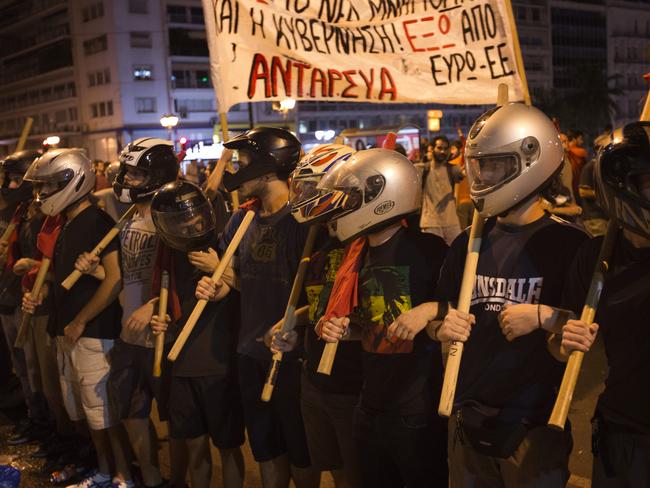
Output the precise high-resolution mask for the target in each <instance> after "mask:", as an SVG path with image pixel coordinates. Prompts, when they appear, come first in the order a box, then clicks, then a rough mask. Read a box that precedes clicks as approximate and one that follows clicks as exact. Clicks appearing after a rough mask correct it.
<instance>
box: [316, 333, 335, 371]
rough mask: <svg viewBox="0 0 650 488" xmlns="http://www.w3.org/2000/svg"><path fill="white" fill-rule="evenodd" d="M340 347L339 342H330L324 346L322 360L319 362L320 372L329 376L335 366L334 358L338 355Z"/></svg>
mask: <svg viewBox="0 0 650 488" xmlns="http://www.w3.org/2000/svg"><path fill="white" fill-rule="evenodd" d="M338 348H339V343H338V341H337V342H328V343H327V344H325V347H324V348H323V354H322V355H321V357H320V362H319V363H318V370H317V371H318V372H319V373H320V374H326V375H327V376H329V375H331V374H332V366H334V358H335V357H336V350H337V349H338Z"/></svg>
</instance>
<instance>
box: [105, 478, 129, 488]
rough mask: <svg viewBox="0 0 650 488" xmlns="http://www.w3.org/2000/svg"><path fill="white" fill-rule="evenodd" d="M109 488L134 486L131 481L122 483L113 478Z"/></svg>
mask: <svg viewBox="0 0 650 488" xmlns="http://www.w3.org/2000/svg"><path fill="white" fill-rule="evenodd" d="M110 486H111V488H134V487H135V484H134V483H133V481H131V480H129V481H124V480H121V479H119V478H113V483H112V484H111V485H110Z"/></svg>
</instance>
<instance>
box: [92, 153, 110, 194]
mask: <svg viewBox="0 0 650 488" xmlns="http://www.w3.org/2000/svg"><path fill="white" fill-rule="evenodd" d="M93 166H94V167H95V191H96V192H97V191H100V190H103V189H105V188H110V186H111V184H110V183H109V181H108V177H107V176H106V170H107V164H106V163H105V162H104V161H102V160H100V159H96V160H95V161H94V162H93Z"/></svg>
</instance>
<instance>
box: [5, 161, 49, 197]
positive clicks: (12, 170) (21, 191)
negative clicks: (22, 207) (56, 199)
mask: <svg viewBox="0 0 650 488" xmlns="http://www.w3.org/2000/svg"><path fill="white" fill-rule="evenodd" d="M41 154H42V152H41V151H36V150H33V149H26V150H23V151H18V152H15V153H13V154H10V155H9V156H7V157H6V158H4V159H3V160H1V161H0V171H1V172H2V173H3V174H4V179H3V182H2V187H0V194H1V195H2V199H3V200H4V202H5V205H7V206H11V205H14V204H17V203H21V202H26V201H29V200H31V199H32V184H31V183H30V182H28V181H22V179H23V177H24V176H25V173H26V172H27V169H28V168H29V166H30V165H31V164H32V162H33V161H34V160H35V159H36V158H38V157H40V156H41ZM12 179H20V180H21V183H20V186H19V187H18V188H9V184H10V183H11V180H12Z"/></svg>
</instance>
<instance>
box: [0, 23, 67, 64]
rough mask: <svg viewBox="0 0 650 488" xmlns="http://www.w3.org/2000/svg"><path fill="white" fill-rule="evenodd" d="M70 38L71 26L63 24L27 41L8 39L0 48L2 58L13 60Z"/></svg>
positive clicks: (42, 31)
mask: <svg viewBox="0 0 650 488" xmlns="http://www.w3.org/2000/svg"><path fill="white" fill-rule="evenodd" d="M69 36H70V26H69V25H68V24H63V25H57V26H55V27H52V28H49V29H45V30H41V29H39V30H38V32H37V33H36V35H34V36H31V37H27V38H25V39H7V40H5V41H4V42H3V43H2V46H1V47H0V58H6V59H11V58H14V57H18V56H22V55H23V54H26V53H27V52H29V51H33V50H36V49H41V48H42V47H44V46H45V45H47V44H50V43H52V42H56V41H58V40H61V39H63V38H66V37H69Z"/></svg>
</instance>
